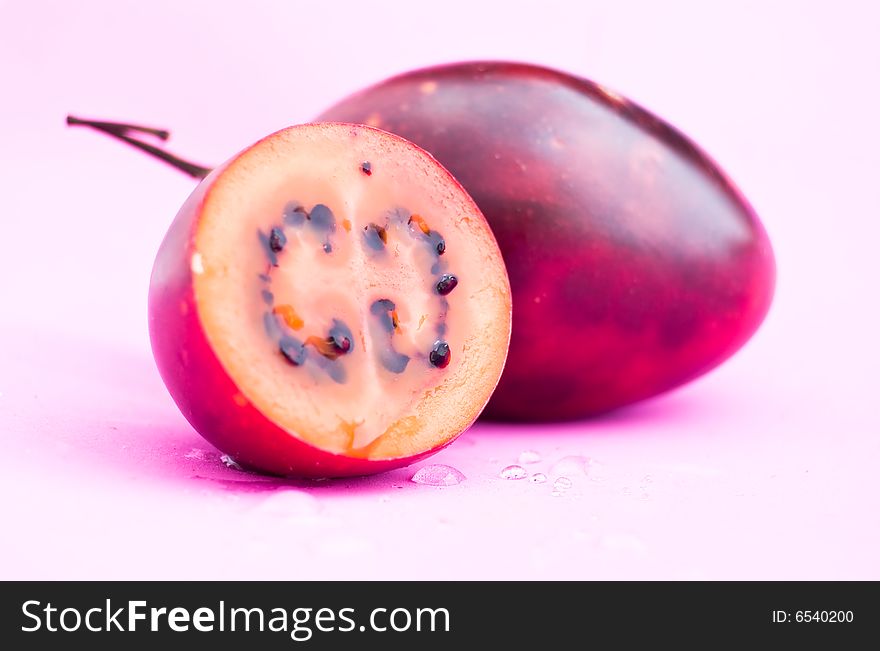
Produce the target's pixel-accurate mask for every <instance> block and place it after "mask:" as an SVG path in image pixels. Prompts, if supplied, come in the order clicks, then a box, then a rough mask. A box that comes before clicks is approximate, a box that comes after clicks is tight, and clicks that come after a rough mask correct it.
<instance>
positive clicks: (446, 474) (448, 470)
mask: <svg viewBox="0 0 880 651" xmlns="http://www.w3.org/2000/svg"><path fill="white" fill-rule="evenodd" d="M465 479H466V477H465V476H464V475H463V474H462V473H461V471H460V470H458V469H457V468H453V467H452V466H444V465H443V464H440V463H438V464H435V465H433V466H425V467H424V468H419V469H418V470H417V471H416V474H414V475H413V476H412V480H411V481H414V482H415V483H417V484H425V485H426V486H455V485H456V484H460V483H461V482H463V481H464V480H465Z"/></svg>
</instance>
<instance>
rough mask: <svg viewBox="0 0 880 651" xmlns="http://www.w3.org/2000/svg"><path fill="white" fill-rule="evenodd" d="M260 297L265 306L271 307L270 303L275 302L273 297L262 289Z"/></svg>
mask: <svg viewBox="0 0 880 651" xmlns="http://www.w3.org/2000/svg"><path fill="white" fill-rule="evenodd" d="M262 296H263V301H264V302H265V303H266V305H272V303H273V302H274V301H275V295H274V294H273V293H272V292H270V291H269V290H268V289H264V290H263V291H262Z"/></svg>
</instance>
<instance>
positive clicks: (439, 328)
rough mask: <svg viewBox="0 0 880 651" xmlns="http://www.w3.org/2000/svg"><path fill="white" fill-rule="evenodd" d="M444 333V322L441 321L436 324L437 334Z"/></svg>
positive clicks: (440, 335)
mask: <svg viewBox="0 0 880 651" xmlns="http://www.w3.org/2000/svg"><path fill="white" fill-rule="evenodd" d="M445 334H446V324H445V323H443V322H442V321H441V322H440V323H438V324H437V336H438V337H442V336H443V335H445Z"/></svg>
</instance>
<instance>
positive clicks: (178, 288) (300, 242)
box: [149, 124, 511, 478]
mask: <svg viewBox="0 0 880 651" xmlns="http://www.w3.org/2000/svg"><path fill="white" fill-rule="evenodd" d="M510 312H511V299H510V289H509V285H508V280H507V274H506V272H505V268H504V263H503V261H502V258H501V254H500V252H499V250H498V247H497V244H496V242H495V239H494V238H493V236H492V233H491V231H490V230H489V228H488V225H487V224H486V222H485V220H484V218H483V216H482V215H481V213H480V211H479V209H478V208H477V207H476V205H475V204H474V202H473V201H472V200H471V199H470V197H469V196H468V195H467V193H466V192H465V191H464V190H463V189H462V188H461V186H460V185H459V184H458V183H457V182H456V181H455V180H454V179H453V178H452V176H451V175H450V174H449V173H448V172H447V171H446V170H445V169H443V168H442V167H441V166H440V165H439V164H438V163H437V162H436V161H435V160H434V159H433V158H431V157H430V156H429V155H427V154H426V153H425V152H424V151H422V150H421V149H419V148H418V147H416V146H415V145H413V144H411V143H409V142H407V141H405V140H403V139H401V138H399V137H397V136H393V135H390V134H387V133H384V132H382V131H379V130H376V129H373V128H370V127H365V126H356V125H349V124H320V125H318V124H312V125H303V126H297V127H291V128H288V129H285V130H283V131H280V132H278V133H275V134H273V135H271V136H269V137H267V138H265V139H263V140H261V141H260V142H258V143H256V144H255V145H253V146H251V147H249V148H248V149H246V150H244V151H243V152H241V153H240V154H238V155H237V156H235V157H233V158H232V159H231V160H230V161H228V162H226V163H224V164H223V165H221V166H220V167H218V168H217V169H215V170H214V171H213V172H211V173H210V174H209V175H208V176H207V177H206V178H205V179H204V180H203V181H202V182H201V183H200V185H199V186H198V187H197V188H196V190H195V191H194V192H193V194H192V195H191V196H190V197H189V199H188V200H187V201H186V203H185V204H184V206H183V207H182V208H181V210H180V212H179V213H178V215H177V217H176V218H175V220H174V222H173V224H172V225H171V228H170V230H169V231H168V234H167V236H166V237H165V240H164V241H163V243H162V246H161V248H160V250H159V253H158V256H157V258H156V262H155V266H154V268H153V275H152V279H151V283H150V295H149V316H150V337H151V341H152V345H153V351H154V354H155V358H156V362H157V364H158V367H159V370H160V372H161V375H162V378H163V380H164V381H165V384H166V385H167V386H168V389H169V391H170V392H171V395H172V396H173V398H174V400H175V401H176V402H177V404H178V406H179V407H180V409H181V411H182V412H183V414H184V415H185V416H186V418H187V419H188V420H189V421H190V423H191V424H192V425H193V426H194V427H195V428H196V430H198V431H199V432H200V433H201V434H202V435H203V436H204V437H205V438H206V439H208V440H209V441H210V442H211V443H213V444H214V445H216V446H217V447H218V448H220V449H221V450H223V451H224V452H226V453H228V454H230V455H231V456H232V457H233V458H234V459H235V460H236V461H238V462H239V463H241V464H243V465H245V466H248V467H251V468H255V469H259V470H262V471H265V472H269V473H274V474H279V475H288V476H299V477H312V478H320V477H338V476H347V475H360V474H368V473H374V472H379V471H383V470H388V469H391V468H395V467H399V466H402V465H406V464H408V463H411V462H413V461H415V460H416V459H418V458H420V457H424V456H426V455H429V454H431V453H433V452H436V451H437V450H439V449H440V448H442V447H443V446H445V445H446V444H448V443H449V442H451V441H452V440H453V439H454V438H455V437H456V436H457V435H458V434H460V433H461V432H462V431H463V430H464V429H465V428H467V427H468V426H469V425H470V424H471V423H472V422H473V421H474V419H475V418H476V417H477V415H478V414H479V413H480V411H481V410H482V409H483V407H484V405H485V404H486V401H487V400H488V399H489V396H490V394H491V393H492V390H493V389H494V388H495V385H496V383H497V382H498V378H499V377H500V375H501V370H502V368H503V366H504V361H505V357H506V354H507V347H508V341H509V337H510Z"/></svg>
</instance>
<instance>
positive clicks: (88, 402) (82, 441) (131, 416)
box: [7, 333, 415, 497]
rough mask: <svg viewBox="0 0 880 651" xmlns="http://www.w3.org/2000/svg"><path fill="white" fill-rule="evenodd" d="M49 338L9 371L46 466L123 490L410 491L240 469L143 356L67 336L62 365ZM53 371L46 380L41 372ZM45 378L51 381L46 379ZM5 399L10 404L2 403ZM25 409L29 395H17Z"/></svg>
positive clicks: (27, 338) (397, 475)
mask: <svg viewBox="0 0 880 651" xmlns="http://www.w3.org/2000/svg"><path fill="white" fill-rule="evenodd" d="M46 337H47V335H45V334H44V333H40V334H38V335H35V336H31V335H27V334H26V333H24V334H21V335H20V338H21V341H22V342H23V344H22V345H23V347H24V351H23V352H22V354H21V355H20V357H21V359H20V360H19V361H18V363H17V364H16V368H15V369H9V370H10V371H13V372H17V373H18V374H19V377H24V376H25V375H27V376H28V378H27V379H26V381H25V384H29V385H30V386H32V387H33V394H34V395H33V398H34V399H35V400H36V399H37V398H38V399H39V403H40V404H41V405H42V406H41V407H40V408H39V411H38V412H36V413H35V416H34V418H35V420H39V421H40V422H42V423H43V424H44V426H42V427H41V428H40V431H46V432H48V433H49V434H48V435H47V436H46V437H41V438H35V439H34V440H32V441H31V442H30V443H29V445H31V446H39V447H40V448H41V450H42V452H43V453H44V454H45V455H46V459H47V462H49V463H59V464H62V467H63V466H64V465H69V464H74V465H75V466H77V467H79V468H83V467H85V468H88V472H89V473H99V474H101V473H103V474H107V475H111V476H113V475H115V476H117V477H118V478H119V480H120V481H123V482H142V481H146V482H157V483H160V484H164V485H166V486H167V485H169V484H176V485H179V486H180V487H181V488H182V490H192V489H193V487H196V488H195V489H196V490H207V491H210V492H213V491H223V492H234V493H240V494H253V493H267V492H273V491H279V490H291V489H296V490H301V491H307V492H309V493H313V494H320V495H322V496H328V497H330V496H334V495H338V496H340V497H342V496H349V497H350V496H351V495H352V494H356V493H364V492H370V493H377V492H379V493H381V492H392V491H397V490H400V489H402V488H410V487H415V485H414V484H412V483H411V482H410V481H409V478H410V476H411V474H412V470H407V469H401V470H396V471H391V472H388V473H384V474H381V475H376V476H372V477H355V478H347V479H335V480H325V481H308V480H296V479H288V478H283V477H275V476H270V475H265V474H261V473H259V472H253V471H250V470H247V469H241V468H237V467H236V466H235V464H234V463H232V462H231V461H226V460H225V457H224V455H223V453H222V452H221V451H219V450H217V449H216V448H214V447H213V446H212V445H211V444H210V443H208V442H207V441H205V440H204V439H203V438H202V437H201V436H199V434H198V433H197V432H196V431H195V430H194V429H193V428H192V427H191V426H190V425H189V423H187V421H186V420H185V419H184V417H183V416H182V415H181V413H180V412H179V411H178V409H177V407H176V405H175V404H174V402H173V400H172V399H171V397H170V396H169V394H168V392H167V391H166V389H165V386H164V385H163V383H162V380H161V378H160V377H159V373H158V371H157V370H156V367H155V364H154V363H153V360H152V359H151V357H150V355H149V350H148V348H146V347H144V348H138V347H130V348H128V347H120V346H117V345H113V344H108V343H105V342H98V341H94V340H88V339H83V338H78V337H71V336H67V337H65V338H64V350H65V353H66V354H65V355H64V356H63V357H61V358H59V357H58V356H53V355H50V354H48V353H46V352H45V351H44V348H45V346H44V345H43V342H44V341H45V340H46ZM47 369H51V373H49V372H48V371H47ZM49 376H51V381H48V380H45V378H46V377H49ZM7 400H8V397H7ZM22 401H23V404H25V402H24V401H25V396H22Z"/></svg>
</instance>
